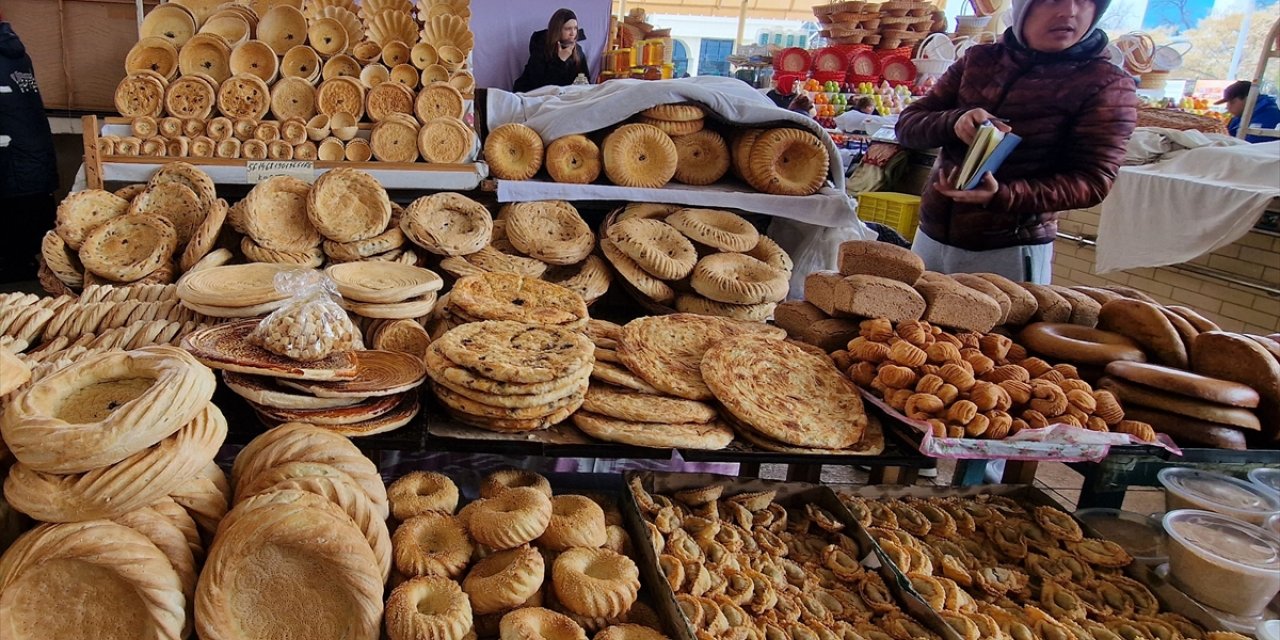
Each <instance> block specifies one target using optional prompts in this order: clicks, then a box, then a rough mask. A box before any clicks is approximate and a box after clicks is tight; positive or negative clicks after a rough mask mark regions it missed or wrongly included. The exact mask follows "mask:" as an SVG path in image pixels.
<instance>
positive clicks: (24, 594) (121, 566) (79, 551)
mask: <svg viewBox="0 0 1280 640" xmlns="http://www.w3.org/2000/svg"><path fill="white" fill-rule="evenodd" d="M62 598H66V599H68V601H70V602H75V603H76V605H75V609H74V613H72V612H70V611H68V610H67V609H66V608H63V607H56V606H50V603H51V602H55V601H57V600H59V599H62ZM185 605H186V603H185V602H184V597H183V593H182V584H181V580H180V578H179V576H178V574H177V572H176V571H175V570H174V568H173V566H172V565H171V564H170V562H169V559H168V558H167V557H165V555H164V553H163V552H161V550H160V549H159V548H158V547H156V545H155V544H154V543H152V542H151V540H149V539H148V538H147V537H146V536H144V535H143V534H141V533H139V532H137V531H134V530H133V529H131V528H129V527H127V526H125V525H122V524H117V523H115V522H109V521H106V520H92V521H88V522H78V523H72V524H46V525H41V526H40V527H37V528H36V529H33V530H31V531H29V532H27V533H26V534H25V535H23V536H22V537H21V538H19V539H18V540H17V542H15V543H14V544H13V546H12V547H10V548H9V549H8V551H7V552H6V553H5V555H4V557H3V559H0V636H3V637H5V638H15V639H17V638H80V637H85V631H86V629H90V628H91V629H93V632H92V637H94V638H102V639H103V640H125V639H137V638H180V637H182V635H181V634H182V630H183V625H184V620H185V619H186V615H185V614H186V607H185Z"/></svg>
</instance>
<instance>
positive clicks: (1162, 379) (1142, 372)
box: [1107, 362, 1259, 409]
mask: <svg viewBox="0 0 1280 640" xmlns="http://www.w3.org/2000/svg"><path fill="white" fill-rule="evenodd" d="M1107 375H1109V376H1111V377H1112V378H1117V379H1120V380H1125V381H1128V382H1132V383H1134V384H1140V385H1144V386H1147V387H1150V388H1152V389H1159V390H1161V391H1167V392H1169V393H1174V394H1177V395H1180V396H1186V397H1188V398H1195V399H1198V400H1204V401H1205V402H1215V403H1217V404H1224V405H1228V406H1232V407H1242V408H1245V409H1254V408H1257V406H1258V400H1259V398H1258V392H1257V391H1255V390H1254V389H1253V388H1251V387H1248V386H1246V385H1243V384H1240V383H1238V382H1230V381H1227V380H1218V379H1216V378H1210V377H1208V376H1202V375H1199V374H1196V373H1191V372H1190V371H1183V370H1181V369H1173V368H1170V367H1161V366H1158V365H1154V364H1145V363H1141V362H1112V363H1111V364H1109V365H1107Z"/></svg>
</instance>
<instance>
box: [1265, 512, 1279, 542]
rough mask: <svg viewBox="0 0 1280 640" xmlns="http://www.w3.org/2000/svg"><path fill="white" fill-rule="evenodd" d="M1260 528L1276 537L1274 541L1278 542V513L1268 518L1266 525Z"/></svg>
mask: <svg viewBox="0 0 1280 640" xmlns="http://www.w3.org/2000/svg"><path fill="white" fill-rule="evenodd" d="M1262 528H1263V529H1266V530H1267V531H1270V532H1271V534H1272V535H1274V536H1275V537H1276V540H1280V513H1277V514H1275V515H1274V516H1271V517H1270V518H1268V519H1267V524H1266V525H1265V526H1264V527H1262Z"/></svg>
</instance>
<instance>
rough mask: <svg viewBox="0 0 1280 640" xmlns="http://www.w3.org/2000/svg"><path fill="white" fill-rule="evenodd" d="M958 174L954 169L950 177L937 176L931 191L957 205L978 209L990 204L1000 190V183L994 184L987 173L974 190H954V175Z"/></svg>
mask: <svg viewBox="0 0 1280 640" xmlns="http://www.w3.org/2000/svg"><path fill="white" fill-rule="evenodd" d="M959 172H960V170H959V169H956V170H955V171H952V172H951V174H950V175H946V176H944V175H941V174H939V176H938V181H937V182H935V183H934V184H933V190H934V191H937V192H938V193H939V194H940V195H942V196H945V197H947V198H950V199H951V200H952V201H953V202H955V203H957V204H971V205H977V206H980V207H985V206H987V205H989V204H991V199H992V198H994V197H995V196H996V192H997V191H999V190H1000V183H998V182H996V178H995V176H993V175H991V172H990V171H988V172H986V173H984V174H982V181H981V182H979V183H978V186H977V187H976V188H974V189H970V190H969V191H964V190H962V189H956V188H955V184H956V174H957V173H959Z"/></svg>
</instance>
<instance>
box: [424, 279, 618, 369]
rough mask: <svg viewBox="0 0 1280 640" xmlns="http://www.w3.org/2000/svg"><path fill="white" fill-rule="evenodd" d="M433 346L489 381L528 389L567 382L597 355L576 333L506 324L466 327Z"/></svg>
mask: <svg viewBox="0 0 1280 640" xmlns="http://www.w3.org/2000/svg"><path fill="white" fill-rule="evenodd" d="M455 292H456V290H455ZM434 344H436V345H439V349H440V352H441V354H443V355H444V356H445V357H446V358H448V359H449V360H450V361H452V362H455V363H457V364H458V365H460V366H462V367H465V368H467V369H469V370H471V371H474V372H476V373H478V374H480V375H482V376H484V377H486V378H489V379H492V380H499V381H503V382H519V383H524V384H528V383H538V382H551V381H554V380H559V379H561V378H566V377H569V376H571V375H573V374H574V373H576V372H578V371H580V370H581V369H582V368H583V367H589V366H590V365H591V361H592V359H593V358H592V352H593V350H594V349H593V346H592V344H591V341H590V340H588V339H587V337H586V336H584V335H582V334H581V333H578V332H576V331H572V330H569V329H564V328H560V327H548V326H542V325H531V324H525V323H521V322H508V321H485V322H473V323H469V324H465V325H462V326H460V327H457V328H455V329H453V330H451V331H449V332H447V333H445V334H444V335H443V336H441V338H440V339H439V340H437V341H436V342H435V343H434Z"/></svg>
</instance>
